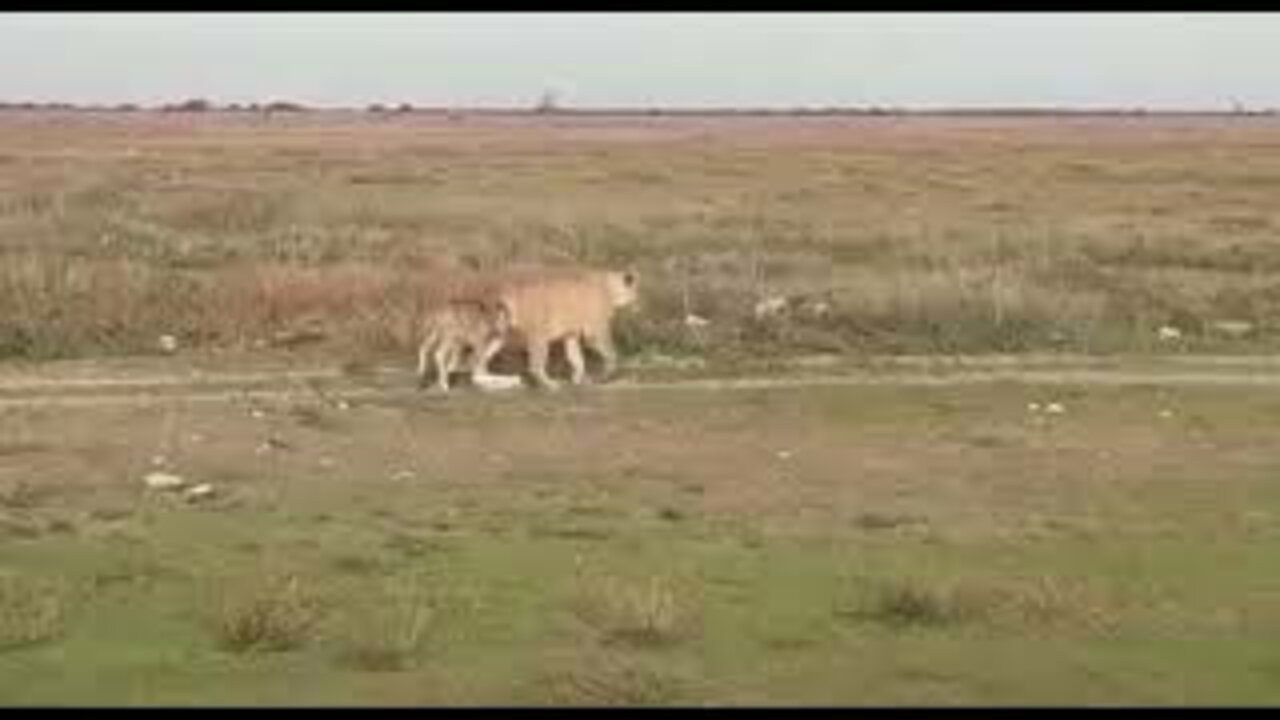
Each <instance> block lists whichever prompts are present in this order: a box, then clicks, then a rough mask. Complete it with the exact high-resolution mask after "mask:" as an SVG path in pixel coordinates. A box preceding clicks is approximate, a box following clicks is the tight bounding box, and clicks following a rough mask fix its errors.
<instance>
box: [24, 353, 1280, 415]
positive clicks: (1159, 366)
mask: <svg viewBox="0 0 1280 720" xmlns="http://www.w3.org/2000/svg"><path fill="white" fill-rule="evenodd" d="M980 383H1025V384H1056V385H1160V386H1178V385H1200V386H1214V385H1230V386H1241V385H1253V386H1264V387H1280V358H1275V357H1269V356H1266V357H1248V356H1238V357H1225V356H1214V357H1189V356H1177V357H1163V358H1140V359H1124V358H1097V357H1094V358H1091V357H1080V356H1038V357H1037V356H1028V357H1008V356H989V357H946V358H921V357H896V358H873V359H862V360H861V361H859V362H857V363H847V362H843V363H842V362H840V361H836V360H825V361H824V360H814V359H809V360H799V361H793V362H790V363H786V364H775V365H774V366H773V367H771V368H768V369H757V370H748V371H746V372H745V373H739V374H738V375H737V376H733V377H725V376H713V375H712V374H711V373H708V372H705V371H700V372H698V373H694V374H690V373H684V374H683V375H679V374H677V375H676V376H672V374H671V373H667V375H666V377H663V376H662V373H661V372H655V368H654V367H652V366H643V365H639V366H636V365H633V366H632V367H630V368H626V369H624V374H623V376H622V377H620V378H619V379H617V380H615V381H613V382H610V383H607V384H601V385H597V386H594V387H592V388H590V391H592V392H627V391H661V390H703V391H732V390H758V389H769V388H793V387H823V386H833V387H834V386H850V385H903V386H931V385H932V386H947V385H963V384H980ZM414 392H415V389H414V378H413V377H412V375H411V373H410V372H408V370H406V369H405V368H394V367H393V368H376V369H371V370H368V371H365V372H362V373H346V372H343V371H342V370H340V369H334V368H322V367H312V368H305V369H298V368H290V367H287V366H279V365H277V366H274V367H271V366H259V367H256V368H251V369H240V370H227V369H211V368H209V367H196V366H180V365H178V364H177V363H176V362H171V363H169V364H168V366H167V367H166V365H165V363H164V362H163V361H144V362H130V361H115V362H111V363H84V362H81V363H62V364H59V363H55V364H50V365H43V366H28V367H25V368H23V367H14V366H8V367H3V368H0V408H4V407H33V406H69V407H75V406H103V405H137V404H149V403H155V402H163V401H166V400H168V401H181V402H221V401H227V400H233V399H236V398H243V397H247V396H252V397H254V398H261V399H272V398H277V399H283V398H289V397H297V396H299V395H300V394H301V395H312V396H319V397H321V398H324V399H325V400H327V401H330V402H334V403H338V402H342V401H352V400H368V399H391V398H397V397H401V398H403V397H404V396H405V395H406V394H410V393H414ZM459 392H468V391H466V390H460V391H459ZM511 392H524V391H523V390H514V391H511Z"/></svg>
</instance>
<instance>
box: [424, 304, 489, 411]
mask: <svg viewBox="0 0 1280 720" xmlns="http://www.w3.org/2000/svg"><path fill="white" fill-rule="evenodd" d="M510 329H511V314H510V312H509V311H508V309H507V308H506V307H505V306H503V305H502V304H501V303H495V302H484V301H480V300H463V299H458V300H453V301H451V302H449V303H446V304H445V305H442V306H440V307H438V308H436V309H434V310H432V311H430V312H428V313H427V316H426V317H425V318H424V319H423V327H422V344H421V345H420V346H419V347H418V383H419V386H420V387H425V386H426V382H427V367H428V366H429V365H431V364H433V363H432V361H434V365H435V373H436V388H437V389H439V390H441V391H446V392H447V391H448V390H449V375H450V374H451V373H452V372H453V371H455V370H456V369H457V368H458V366H459V362H460V361H461V359H462V355H463V353H467V352H469V353H470V355H471V372H472V378H473V380H474V379H477V378H479V377H481V376H484V375H487V374H488V366H487V362H486V363H485V364H484V365H481V363H480V360H481V359H482V358H483V359H487V358H488V357H489V356H491V355H492V354H493V353H494V352H496V351H497V349H498V348H500V347H501V346H502V342H503V340H504V339H505V337H506V335H507V333H508V332H509V331H510Z"/></svg>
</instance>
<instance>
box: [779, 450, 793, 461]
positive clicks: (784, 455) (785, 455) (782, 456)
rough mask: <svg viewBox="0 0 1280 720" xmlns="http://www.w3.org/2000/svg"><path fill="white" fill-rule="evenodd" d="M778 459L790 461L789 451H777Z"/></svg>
mask: <svg viewBox="0 0 1280 720" xmlns="http://www.w3.org/2000/svg"><path fill="white" fill-rule="evenodd" d="M778 459H779V460H790V459H791V451H790V450H779V451H778Z"/></svg>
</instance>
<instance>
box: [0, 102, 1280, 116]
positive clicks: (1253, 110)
mask: <svg viewBox="0 0 1280 720" xmlns="http://www.w3.org/2000/svg"><path fill="white" fill-rule="evenodd" d="M21 110H64V111H83V112H168V113H174V112H187V113H216V112H360V113H386V114H396V113H408V112H412V113H415V114H439V115H459V114H468V115H609V116H654V115H686V116H687V115H761V116H765V115H809V116H823V115H826V116H837V115H857V116H863V115H985V116H990V115H1126V116H1131V115H1275V114H1280V108H1277V107H1249V106H1246V105H1244V104H1241V103H1236V104H1233V106H1232V107H1230V108H1222V107H1220V106H1219V107H1207V106H1206V107H1195V106H1185V107H1179V108H1148V107H1143V106H1141V105H1135V106H1083V105H1050V104H1044V105H1041V104H1034V103H1032V104H1008V105H1003V104H1002V105H978V104H955V105H906V104H903V105H888V104H885V105H881V104H862V105H733V106H724V105H641V104H632V105H577V106H570V105H554V106H545V105H544V106H530V105H514V104H483V105H454V104H431V105H425V104H416V103H412V102H407V101H405V102H371V103H365V104H363V105H346V104H344V105H336V104H308V103H303V102H296V101H286V100H269V101H259V102H226V103H218V102H215V101H212V100H207V99H203V98H191V99H187V100H182V101H179V102H166V103H156V104H145V103H135V102H128V101H121V102H80V103H76V102H69V101H57V100H51V101H42V102H36V101H0V112H5V111H21Z"/></svg>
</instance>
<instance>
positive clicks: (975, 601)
mask: <svg viewBox="0 0 1280 720" xmlns="http://www.w3.org/2000/svg"><path fill="white" fill-rule="evenodd" d="M858 585H859V586H860V587H859V591H857V592H855V594H854V598H853V600H852V602H851V603H850V604H848V605H846V606H843V607H841V608H838V609H837V614H839V615H842V616H844V617H848V618H851V619H855V620H859V621H865V622H873V623H877V624H881V625H886V626H889V627H892V628H895V629H910V628H941V627H950V626H956V625H962V624H965V623H969V622H973V621H978V620H982V619H985V618H987V617H989V616H990V615H991V613H992V611H993V607H992V606H991V605H990V604H989V602H987V600H988V598H986V597H984V596H983V594H981V593H977V592H974V591H973V590H972V589H971V588H968V587H966V586H963V585H959V584H954V583H945V582H942V581H935V582H928V581H925V580H920V579H915V578H893V579H885V580H875V581H865V580H864V581H861V582H859V583H858Z"/></svg>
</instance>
